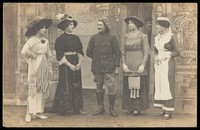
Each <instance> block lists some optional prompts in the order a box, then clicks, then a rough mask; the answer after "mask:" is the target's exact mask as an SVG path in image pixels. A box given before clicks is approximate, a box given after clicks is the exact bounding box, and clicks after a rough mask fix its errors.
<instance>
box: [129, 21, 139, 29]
mask: <svg viewBox="0 0 200 130" xmlns="http://www.w3.org/2000/svg"><path fill="white" fill-rule="evenodd" d="M128 28H129V30H134V29H137V26H136V25H135V24H134V23H133V21H128Z"/></svg>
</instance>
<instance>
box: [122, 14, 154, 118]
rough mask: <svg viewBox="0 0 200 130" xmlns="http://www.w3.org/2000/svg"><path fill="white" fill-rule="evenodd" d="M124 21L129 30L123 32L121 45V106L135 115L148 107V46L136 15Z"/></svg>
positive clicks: (141, 24)
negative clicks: (123, 36)
mask: <svg viewBox="0 0 200 130" xmlns="http://www.w3.org/2000/svg"><path fill="white" fill-rule="evenodd" d="M124 21H125V22H126V24H127V25H128V30H129V32H128V33H126V34H125V43H124V44H123V47H122V48H123V49H122V68H123V71H124V73H123V75H124V76H123V100H122V108H123V110H124V114H128V115H134V116H137V115H140V112H141V111H145V110H146V109H147V108H149V102H148V88H147V87H148V86H147V84H148V83H147V67H146V63H147V61H148V58H149V53H150V48H149V45H148V37H147V35H146V34H144V33H143V32H141V31H140V30H139V28H141V27H142V26H143V25H144V23H143V22H142V21H141V20H140V19H139V18H138V17H136V16H129V17H127V18H125V19H124Z"/></svg>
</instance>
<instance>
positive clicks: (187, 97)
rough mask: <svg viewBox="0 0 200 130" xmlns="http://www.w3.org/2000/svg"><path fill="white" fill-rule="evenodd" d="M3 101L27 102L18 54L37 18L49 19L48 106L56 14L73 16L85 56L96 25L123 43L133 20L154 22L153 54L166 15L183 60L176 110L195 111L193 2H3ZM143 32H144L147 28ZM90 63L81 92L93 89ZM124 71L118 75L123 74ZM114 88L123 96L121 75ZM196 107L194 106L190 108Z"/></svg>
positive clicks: (87, 61)
mask: <svg viewBox="0 0 200 130" xmlns="http://www.w3.org/2000/svg"><path fill="white" fill-rule="evenodd" d="M3 11H4V12H3V101H4V104H8V105H9V104H15V105H23V104H25V101H26V99H23V98H19V94H20V91H21V88H22V86H27V68H28V66H27V63H26V62H25V60H24V59H23V58H22V56H21V49H22V47H23V45H24V43H25V42H26V40H27V39H26V37H25V36H24V33H25V31H26V25H27V24H28V23H30V21H32V20H34V19H35V18H37V17H38V16H45V17H47V18H52V19H53V24H52V26H51V27H50V28H49V29H48V33H47V35H46V37H47V38H48V39H49V41H50V48H51V50H52V53H53V57H52V65H53V78H52V80H51V83H50V86H51V89H50V91H49V92H48V94H47V95H46V99H47V103H49V104H51V102H52V100H53V98H54V94H55V89H56V87H57V80H58V63H57V61H56V57H55V50H54V42H55V39H56V38H57V37H58V36H59V35H60V34H61V33H62V32H61V31H60V30H58V29H57V28H56V25H57V21H56V17H55V16H56V14H58V13H67V14H69V15H72V16H73V17H74V18H75V19H76V20H77V21H78V26H77V28H76V29H75V30H74V33H75V34H76V35H78V36H79V37H80V39H81V41H82V43H83V48H84V52H85V50H86V47H87V44H88V41H89V39H90V37H91V35H93V34H95V33H96V32H97V27H96V24H97V20H98V19H99V18H100V17H101V16H107V17H108V18H109V21H110V27H111V33H113V34H115V35H116V36H117V38H118V40H119V43H120V47H121V43H123V42H124V39H123V36H124V34H125V33H126V32H127V26H126V24H125V22H124V21H123V20H124V18H125V17H127V16H130V15H135V16H137V17H139V18H141V19H142V20H144V19H145V18H147V17H152V25H153V26H152V27H153V28H152V41H151V52H152V54H153V50H154V48H153V39H154V36H155V35H156V31H155V20H156V18H157V17H158V16H167V17H169V19H170V20H171V23H172V24H171V26H172V31H173V33H174V34H175V36H176V37H177V39H178V42H179V45H180V47H181V56H180V57H178V58H177V59H176V63H177V64H176V106H175V107H176V111H177V112H191V111H196V106H197V4H196V3H127V4H126V3H64V4H63V3H4V6H3ZM141 30H142V31H143V32H144V33H145V32H146V27H142V28H141ZM152 60H153V59H152V58H151V73H150V74H151V76H150V82H149V84H150V94H149V95H150V99H152V97H153V96H152V95H153V88H154V78H153V74H154V70H153V62H152ZM90 64H91V60H90V59H89V58H88V57H86V56H85V57H84V62H83V67H82V68H83V69H82V77H83V88H84V89H94V88H95V84H94V83H93V80H92V79H93V75H92V73H91V72H90ZM121 72H122V70H121ZM121 72H120V75H119V77H118V78H119V80H118V82H117V83H116V85H117V86H118V88H119V89H118V90H119V91H118V94H119V96H120V95H121V94H122V81H121V79H122V73H121ZM194 106H195V107H194Z"/></svg>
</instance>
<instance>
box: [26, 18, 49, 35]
mask: <svg viewBox="0 0 200 130" xmlns="http://www.w3.org/2000/svg"><path fill="white" fill-rule="evenodd" d="M52 23H53V22H52V19H41V18H39V19H36V20H34V21H32V22H31V23H30V24H29V25H27V26H26V28H27V31H26V32H25V36H26V37H30V36H32V35H33V34H34V32H35V31H36V28H39V27H42V26H45V28H49V26H50V25H51V24H52Z"/></svg>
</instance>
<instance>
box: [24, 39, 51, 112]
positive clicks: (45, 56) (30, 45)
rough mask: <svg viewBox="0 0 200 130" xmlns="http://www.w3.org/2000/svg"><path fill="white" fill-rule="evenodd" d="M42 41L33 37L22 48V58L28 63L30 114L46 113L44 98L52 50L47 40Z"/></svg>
mask: <svg viewBox="0 0 200 130" xmlns="http://www.w3.org/2000/svg"><path fill="white" fill-rule="evenodd" d="M42 42H43V43H42ZM42 42H41V41H40V40H39V39H38V38H37V37H35V36H32V37H31V38H29V39H28V40H27V42H26V43H25V45H24V47H23V48H22V52H21V54H22V56H23V57H24V59H25V60H26V61H27V63H28V88H29V92H28V99H27V101H28V104H27V105H28V107H29V113H40V112H44V97H43V94H44V93H45V91H46V89H47V87H48V84H49V81H50V79H51V74H50V70H52V68H51V64H50V61H49V59H50V56H51V52H50V48H49V42H48V40H47V39H45V38H43V41H42Z"/></svg>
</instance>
